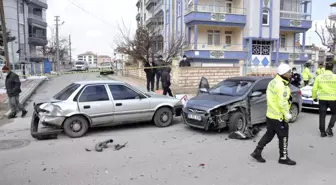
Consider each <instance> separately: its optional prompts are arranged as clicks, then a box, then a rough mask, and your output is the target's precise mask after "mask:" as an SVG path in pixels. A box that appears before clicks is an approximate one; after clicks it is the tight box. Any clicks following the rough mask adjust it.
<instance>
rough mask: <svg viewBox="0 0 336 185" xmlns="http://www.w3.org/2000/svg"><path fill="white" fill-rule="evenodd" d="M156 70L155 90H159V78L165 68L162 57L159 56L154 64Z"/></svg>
mask: <svg viewBox="0 0 336 185" xmlns="http://www.w3.org/2000/svg"><path fill="white" fill-rule="evenodd" d="M155 65H156V66H157V68H156V90H159V86H160V85H159V84H160V78H161V74H162V72H163V68H164V66H165V61H164V60H163V57H162V55H160V56H159V58H158V60H157V61H156V62H155Z"/></svg>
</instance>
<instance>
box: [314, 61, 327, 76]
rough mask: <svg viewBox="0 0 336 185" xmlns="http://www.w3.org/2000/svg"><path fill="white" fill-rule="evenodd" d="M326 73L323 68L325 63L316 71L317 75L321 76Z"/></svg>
mask: <svg viewBox="0 0 336 185" xmlns="http://www.w3.org/2000/svg"><path fill="white" fill-rule="evenodd" d="M324 72H325V69H324V67H323V63H320V64H319V68H318V69H317V70H316V75H317V76H318V75H320V74H323V73H324Z"/></svg>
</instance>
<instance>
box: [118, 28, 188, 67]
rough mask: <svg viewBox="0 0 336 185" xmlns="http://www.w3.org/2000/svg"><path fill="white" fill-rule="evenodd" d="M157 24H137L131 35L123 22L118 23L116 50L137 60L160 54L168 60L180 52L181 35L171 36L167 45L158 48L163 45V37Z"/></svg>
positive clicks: (181, 45) (144, 59)
mask: <svg viewBox="0 0 336 185" xmlns="http://www.w3.org/2000/svg"><path fill="white" fill-rule="evenodd" d="M156 28H157V26H152V27H149V28H148V27H143V26H139V27H138V29H137V30H136V31H135V34H134V35H132V34H131V31H130V29H128V28H127V27H126V26H125V24H124V23H123V24H122V25H121V26H120V25H119V24H118V30H119V35H117V38H116V45H117V51H118V52H120V53H123V54H126V55H129V56H131V57H132V58H133V59H135V60H137V61H142V62H144V63H145V62H147V61H148V58H149V57H152V58H153V57H154V56H157V55H162V56H163V57H164V58H165V61H166V62H170V61H171V59H172V58H173V57H176V56H177V55H178V54H180V53H181V52H182V50H183V48H184V46H185V40H184V39H183V37H175V38H174V37H173V38H172V39H171V41H170V45H169V47H166V48H162V47H161V48H160V47H158V45H160V43H161V45H163V37H162V35H161V34H160V31H159V30H158V29H156Z"/></svg>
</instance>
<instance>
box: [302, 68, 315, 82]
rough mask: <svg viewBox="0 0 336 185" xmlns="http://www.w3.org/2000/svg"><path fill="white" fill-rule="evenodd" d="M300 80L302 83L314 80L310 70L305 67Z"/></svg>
mask: <svg viewBox="0 0 336 185" xmlns="http://www.w3.org/2000/svg"><path fill="white" fill-rule="evenodd" d="M301 75H302V79H303V81H308V80H309V79H310V78H314V77H313V75H312V74H311V72H310V69H309V68H308V67H306V68H305V69H304V70H303V72H302V74H301Z"/></svg>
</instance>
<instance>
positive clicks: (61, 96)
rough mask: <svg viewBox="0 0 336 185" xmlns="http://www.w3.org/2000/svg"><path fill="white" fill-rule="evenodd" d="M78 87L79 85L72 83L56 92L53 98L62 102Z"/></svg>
mask: <svg viewBox="0 0 336 185" xmlns="http://www.w3.org/2000/svg"><path fill="white" fill-rule="evenodd" d="M79 87H80V85H79V84H76V83H72V84H70V85H68V86H67V87H65V88H64V89H62V90H61V91H60V92H58V93H57V94H56V95H55V96H54V97H53V98H54V99H56V100H62V101H64V100H67V99H68V98H69V97H70V96H71V95H72V93H74V92H75V91H76V90H77V89H78V88H79Z"/></svg>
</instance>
